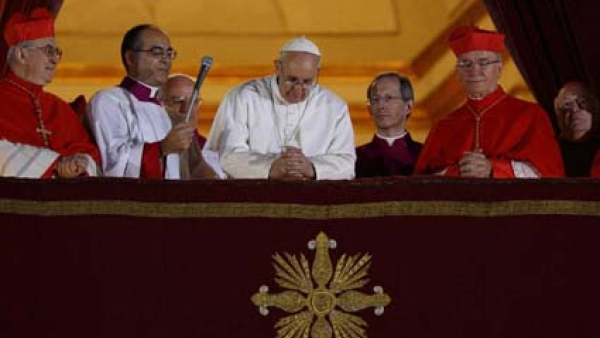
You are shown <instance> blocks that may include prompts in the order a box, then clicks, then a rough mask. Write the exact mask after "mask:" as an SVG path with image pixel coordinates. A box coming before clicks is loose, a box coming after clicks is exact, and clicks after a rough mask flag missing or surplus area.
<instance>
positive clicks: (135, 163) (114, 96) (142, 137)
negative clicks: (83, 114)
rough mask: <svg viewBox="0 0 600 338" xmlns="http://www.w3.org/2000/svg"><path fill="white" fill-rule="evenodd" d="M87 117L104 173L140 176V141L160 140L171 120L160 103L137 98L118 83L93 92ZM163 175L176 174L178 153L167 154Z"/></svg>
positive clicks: (141, 149)
mask: <svg viewBox="0 0 600 338" xmlns="http://www.w3.org/2000/svg"><path fill="white" fill-rule="evenodd" d="M150 88H152V90H153V91H155V90H157V88H153V87H150ZM153 94H154V93H153ZM87 117H88V120H89V123H90V128H91V130H92V133H93V134H94V137H95V138H96V143H97V144H98V149H99V150H100V156H101V157H102V169H103V171H104V175H105V176H114V177H135V178H137V177H140V169H141V163H142V154H143V151H144V144H145V143H154V142H159V141H162V140H163V139H164V138H165V137H166V136H167V134H168V132H169V131H170V130H171V120H170V119H169V116H168V115H167V112H166V111H165V109H164V108H163V107H162V106H160V105H158V104H155V103H152V102H143V101H140V100H138V99H137V98H136V97H135V96H134V95H133V94H132V93H130V92H129V91H127V90H125V89H123V88H121V87H115V88H111V89H107V90H103V91H100V92H98V93H97V94H95V95H94V96H93V97H92V99H91V100H90V104H89V105H88V109H87ZM165 178H168V179H179V178H180V175H179V154H169V155H167V157H166V162H165Z"/></svg>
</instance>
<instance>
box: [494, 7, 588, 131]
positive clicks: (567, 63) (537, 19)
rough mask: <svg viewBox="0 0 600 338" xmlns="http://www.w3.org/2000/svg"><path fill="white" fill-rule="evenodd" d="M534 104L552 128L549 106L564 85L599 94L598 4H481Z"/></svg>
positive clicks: (551, 111) (551, 112)
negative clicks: (545, 113)
mask: <svg viewBox="0 0 600 338" xmlns="http://www.w3.org/2000/svg"><path fill="white" fill-rule="evenodd" d="M483 2H484V3H485V6H486V7H487V10H488V12H489V14H490V16H491V18H492V20H493V21H494V24H495V25H496V27H497V28H498V30H499V31H501V32H502V33H504V34H506V42H507V47H508V49H509V51H510V53H511V55H512V57H513V59H514V60H515V62H516V64H517V66H518V68H519V70H520V71H521V74H522V75H523V77H524V78H525V81H526V82H527V84H528V85H529V88H530V89H531V91H532V93H533V94H534V96H535V98H536V99H537V101H538V102H539V104H541V105H542V106H543V107H544V108H545V109H546V110H547V111H548V113H549V115H550V117H551V118H552V120H553V121H554V122H555V114H554V113H553V111H554V109H553V100H554V97H555V96H556V93H557V92H558V90H559V89H560V87H561V86H562V85H563V84H564V83H566V82H569V81H580V82H584V83H587V84H588V85H590V86H591V87H592V89H593V90H594V91H595V92H596V93H599V92H600V90H599V89H600V63H599V62H598V61H599V60H600V45H599V44H598V43H597V42H596V39H597V35H598V28H600V20H599V19H598V13H599V12H600V3H599V2H597V1H591V0H533V1H523V0H483Z"/></svg>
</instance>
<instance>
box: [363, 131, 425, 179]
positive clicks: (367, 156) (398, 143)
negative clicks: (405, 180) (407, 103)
mask: <svg viewBox="0 0 600 338" xmlns="http://www.w3.org/2000/svg"><path fill="white" fill-rule="evenodd" d="M421 146H422V145H421V143H419V142H415V141H413V140H412V138H411V137H410V134H408V133H407V134H406V135H405V136H404V137H402V138H399V139H397V140H395V141H394V143H393V144H392V145H391V146H390V145H389V144H388V142H387V141H386V140H384V139H381V138H379V137H377V135H375V136H374V137H373V140H372V141H371V142H369V143H366V144H363V145H361V146H360V147H357V148H356V166H355V169H356V177H357V178H360V177H377V176H398V175H400V176H408V175H410V174H412V172H413V170H414V168H415V164H416V162H417V158H418V157H419V152H420V151H421Z"/></svg>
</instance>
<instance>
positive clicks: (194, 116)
mask: <svg viewBox="0 0 600 338" xmlns="http://www.w3.org/2000/svg"><path fill="white" fill-rule="evenodd" d="M193 90H194V82H193V81H192V80H191V79H189V78H187V77H173V78H170V79H168V80H167V82H166V83H165V85H164V86H163V89H162V91H161V94H160V97H161V101H162V103H163V105H164V106H165V109H166V110H167V113H169V115H170V116H171V118H172V119H173V120H174V121H178V122H180V121H183V119H184V118H185V115H186V113H187V111H188V108H189V102H190V98H191V97H192V92H193ZM199 108H200V100H197V101H196V102H195V103H194V106H193V107H192V113H191V115H190V123H192V124H193V125H194V126H196V125H198V111H199Z"/></svg>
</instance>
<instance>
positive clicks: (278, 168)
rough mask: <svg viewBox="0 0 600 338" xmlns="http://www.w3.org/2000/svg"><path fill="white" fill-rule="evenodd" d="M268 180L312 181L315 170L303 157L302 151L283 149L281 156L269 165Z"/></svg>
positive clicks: (290, 148) (291, 148)
mask: <svg viewBox="0 0 600 338" xmlns="http://www.w3.org/2000/svg"><path fill="white" fill-rule="evenodd" d="M269 178H270V179H283V180H286V179H287V180H312V179H314V178H315V168H314V166H313V164H312V162H310V161H309V160H308V158H306V156H304V154H303V153H302V150H300V149H298V148H295V147H285V148H284V150H283V152H282V153H281V155H280V156H279V157H278V158H277V159H276V160H275V161H274V162H273V163H272V164H271V170H270V171H269Z"/></svg>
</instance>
